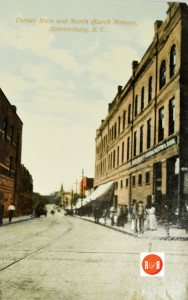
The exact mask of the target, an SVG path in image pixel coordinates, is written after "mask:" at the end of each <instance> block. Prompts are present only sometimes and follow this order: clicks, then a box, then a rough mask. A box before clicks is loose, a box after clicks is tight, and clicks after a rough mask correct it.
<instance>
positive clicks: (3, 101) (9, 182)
mask: <svg viewBox="0 0 188 300" xmlns="http://www.w3.org/2000/svg"><path fill="white" fill-rule="evenodd" d="M22 126H23V123H22V121H21V120H20V118H19V117H18V115H17V113H16V107H15V106H14V105H11V104H10V102H9V101H8V99H7V98H6V96H5V95H4V93H3V91H2V90H1V89H0V201H3V200H4V201H5V215H6V213H7V209H8V206H9V205H10V203H11V202H14V204H15V207H16V211H15V215H23V214H30V213H31V212H32V191H33V180H32V177H31V175H30V174H29V172H28V170H27V169H26V168H25V167H24V166H23V165H22V164H21V151H22Z"/></svg>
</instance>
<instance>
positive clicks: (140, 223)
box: [137, 201, 144, 233]
mask: <svg viewBox="0 0 188 300" xmlns="http://www.w3.org/2000/svg"><path fill="white" fill-rule="evenodd" d="M137 231H138V233H143V232H144V206H143V201H139V202H138V207H137Z"/></svg>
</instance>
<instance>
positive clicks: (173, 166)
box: [167, 157, 179, 224]
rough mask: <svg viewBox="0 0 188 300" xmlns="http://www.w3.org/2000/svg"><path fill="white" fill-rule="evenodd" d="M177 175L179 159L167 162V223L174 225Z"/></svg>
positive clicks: (173, 158)
mask: <svg viewBox="0 0 188 300" xmlns="http://www.w3.org/2000/svg"><path fill="white" fill-rule="evenodd" d="M178 174H179V158H178V157H172V158H170V159H168V160H167V205H168V212H169V216H168V217H169V222H171V223H174V224H175V223H176V222H177V217H178Z"/></svg>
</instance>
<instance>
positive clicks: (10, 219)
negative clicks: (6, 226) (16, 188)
mask: <svg viewBox="0 0 188 300" xmlns="http://www.w3.org/2000/svg"><path fill="white" fill-rule="evenodd" d="M14 210H15V206H14V203H13V202H11V205H9V207H8V211H9V223H11V221H12V217H13V214H14Z"/></svg>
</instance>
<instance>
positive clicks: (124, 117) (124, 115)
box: [123, 110, 126, 129]
mask: <svg viewBox="0 0 188 300" xmlns="http://www.w3.org/2000/svg"><path fill="white" fill-rule="evenodd" d="M125 120H126V111H125V110H124V112H123V129H125Z"/></svg>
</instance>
